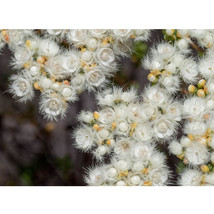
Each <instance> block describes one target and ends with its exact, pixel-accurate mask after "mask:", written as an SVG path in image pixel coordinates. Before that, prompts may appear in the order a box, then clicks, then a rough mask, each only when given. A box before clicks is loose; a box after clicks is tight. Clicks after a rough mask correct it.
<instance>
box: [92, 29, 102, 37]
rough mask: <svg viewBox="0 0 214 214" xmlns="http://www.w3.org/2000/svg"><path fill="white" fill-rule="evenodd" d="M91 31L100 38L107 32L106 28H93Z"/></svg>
mask: <svg viewBox="0 0 214 214" xmlns="http://www.w3.org/2000/svg"><path fill="white" fill-rule="evenodd" d="M89 31H90V33H91V34H92V35H93V36H95V37H97V38H100V37H102V36H104V35H105V34H106V30H105V29H92V30H89Z"/></svg>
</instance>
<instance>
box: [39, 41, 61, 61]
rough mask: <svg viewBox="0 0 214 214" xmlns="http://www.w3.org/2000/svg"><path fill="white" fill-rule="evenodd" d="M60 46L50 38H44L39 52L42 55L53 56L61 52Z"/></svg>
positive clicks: (40, 43) (40, 42)
mask: <svg viewBox="0 0 214 214" xmlns="http://www.w3.org/2000/svg"><path fill="white" fill-rule="evenodd" d="M59 51H60V48H59V46H58V45H57V44H56V43H55V42H54V41H51V40H49V39H44V40H40V41H39V49H38V54H39V55H41V56H48V57H53V56H56V55H57V54H59Z"/></svg>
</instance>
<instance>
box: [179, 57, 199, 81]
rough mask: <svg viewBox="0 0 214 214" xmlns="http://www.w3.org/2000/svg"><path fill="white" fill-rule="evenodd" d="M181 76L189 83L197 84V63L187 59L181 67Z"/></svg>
mask: <svg viewBox="0 0 214 214" xmlns="http://www.w3.org/2000/svg"><path fill="white" fill-rule="evenodd" d="M180 75H181V76H182V79H183V80H184V81H185V82H187V83H191V82H196V81H197V76H198V67H197V63H196V62H195V61H194V60H192V59H185V61H183V63H182V65H181V66H180Z"/></svg>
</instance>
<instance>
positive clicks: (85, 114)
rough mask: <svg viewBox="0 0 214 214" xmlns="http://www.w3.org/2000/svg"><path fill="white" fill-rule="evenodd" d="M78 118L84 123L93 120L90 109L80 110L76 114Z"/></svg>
mask: <svg viewBox="0 0 214 214" xmlns="http://www.w3.org/2000/svg"><path fill="white" fill-rule="evenodd" d="M78 119H79V120H80V121H83V122H85V123H91V122H92V121H93V120H94V118H93V113H92V112H90V111H81V112H80V114H79V115H78Z"/></svg>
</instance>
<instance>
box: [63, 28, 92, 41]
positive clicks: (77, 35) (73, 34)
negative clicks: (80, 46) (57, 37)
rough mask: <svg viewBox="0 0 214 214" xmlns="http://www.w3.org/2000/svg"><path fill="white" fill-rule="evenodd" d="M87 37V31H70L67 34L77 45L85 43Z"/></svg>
mask: <svg viewBox="0 0 214 214" xmlns="http://www.w3.org/2000/svg"><path fill="white" fill-rule="evenodd" d="M87 36H88V31H87V30H70V31H69V32H68V34H67V38H68V39H69V40H71V41H72V42H75V43H78V42H83V41H85V40H86V38H87Z"/></svg>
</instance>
